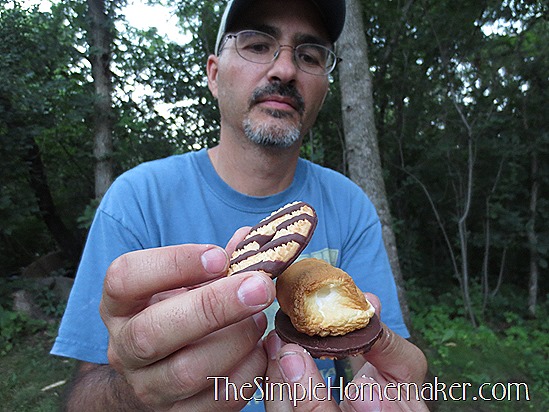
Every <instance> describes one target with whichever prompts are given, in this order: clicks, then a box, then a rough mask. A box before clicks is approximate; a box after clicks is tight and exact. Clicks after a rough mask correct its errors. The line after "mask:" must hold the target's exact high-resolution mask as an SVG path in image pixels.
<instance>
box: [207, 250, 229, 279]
mask: <svg viewBox="0 0 549 412" xmlns="http://www.w3.org/2000/svg"><path fill="white" fill-rule="evenodd" d="M200 259H201V260H202V266H203V267H204V269H205V270H206V272H208V273H210V274H212V275H215V274H218V273H222V272H224V271H225V269H226V268H227V262H228V260H229V258H228V257H227V252H225V250H223V249H221V248H220V247H214V248H211V249H208V250H206V251H205V252H204V253H203V254H202V256H201V257H200Z"/></svg>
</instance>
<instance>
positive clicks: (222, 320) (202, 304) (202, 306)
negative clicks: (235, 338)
mask: <svg viewBox="0 0 549 412" xmlns="http://www.w3.org/2000/svg"><path fill="white" fill-rule="evenodd" d="M195 296H196V299H195V308H196V313H199V314H200V316H198V317H197V318H198V320H199V321H200V322H202V326H203V328H204V329H206V330H208V331H214V330H217V329H220V328H222V327H225V326H227V323H228V320H227V302H226V301H225V299H224V297H223V294H222V293H221V292H220V291H219V290H217V289H215V288H211V287H205V288H203V289H202V290H201V291H200V293H197V294H196V295H195Z"/></svg>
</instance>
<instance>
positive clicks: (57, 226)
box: [25, 138, 81, 262]
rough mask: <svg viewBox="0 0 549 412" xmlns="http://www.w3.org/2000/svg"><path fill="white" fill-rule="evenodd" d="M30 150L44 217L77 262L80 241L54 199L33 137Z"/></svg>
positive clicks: (34, 186)
mask: <svg viewBox="0 0 549 412" xmlns="http://www.w3.org/2000/svg"><path fill="white" fill-rule="evenodd" d="M28 142H29V150H28V151H27V155H26V159H25V160H26V162H27V165H28V168H29V176H30V186H31V187H32V190H33V191H34V195H35V196H36V200H37V203H38V209H39V210H40V216H41V217H42V219H43V221H44V223H45V224H46V227H47V228H48V230H49V231H50V233H51V235H52V236H53V238H54V239H55V241H56V242H57V244H58V245H59V247H60V248H61V252H62V253H63V255H64V257H65V258H67V259H68V260H69V261H70V262H77V261H78V259H79V258H80V247H81V245H80V241H79V240H78V239H77V237H76V236H75V235H74V233H72V232H71V231H70V230H69V229H68V228H67V226H66V225H65V223H64V222H63V220H62V219H61V217H60V216H59V214H58V213H57V208H56V207H55V203H54V201H53V198H52V195H51V191H50V186H49V184H48V179H47V176H46V170H45V168H44V163H43V162H42V155H41V153H40V148H39V147H38V145H37V144H36V142H35V141H34V139H33V138H29V139H28Z"/></svg>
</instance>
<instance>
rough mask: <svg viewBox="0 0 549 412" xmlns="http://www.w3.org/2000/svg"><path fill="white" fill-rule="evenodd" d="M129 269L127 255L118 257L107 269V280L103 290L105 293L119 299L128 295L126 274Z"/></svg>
mask: <svg viewBox="0 0 549 412" xmlns="http://www.w3.org/2000/svg"><path fill="white" fill-rule="evenodd" d="M128 271H129V261H128V256H127V255H122V256H119V257H118V258H116V259H115V260H114V261H113V262H112V263H111V264H110V266H109V268H108V269H107V274H106V276H105V281H104V284H103V292H104V293H105V295H107V296H109V297H111V298H113V299H118V298H121V297H124V296H125V295H126V290H127V285H126V283H125V279H127V276H124V275H125V274H126V273H128Z"/></svg>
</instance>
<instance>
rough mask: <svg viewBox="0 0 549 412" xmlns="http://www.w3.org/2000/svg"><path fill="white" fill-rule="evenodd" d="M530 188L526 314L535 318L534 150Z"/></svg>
mask: <svg viewBox="0 0 549 412" xmlns="http://www.w3.org/2000/svg"><path fill="white" fill-rule="evenodd" d="M530 162H531V174H532V187H531V190H530V222H529V223H528V227H527V229H526V230H527V233H528V246H529V249H530V279H529V282H528V313H529V314H530V315H532V316H536V305H537V296H538V279H539V268H538V261H539V254H538V237H537V233H536V213H537V204H538V187H539V183H538V177H537V176H538V157H537V153H536V149H535V148H534V149H533V152H532V155H531V158H530Z"/></svg>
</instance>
